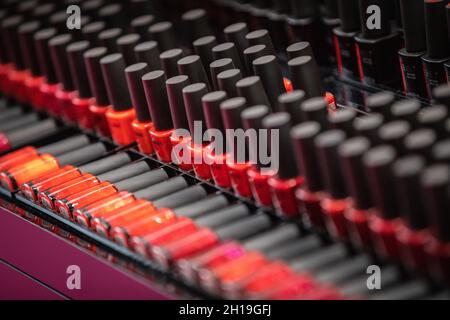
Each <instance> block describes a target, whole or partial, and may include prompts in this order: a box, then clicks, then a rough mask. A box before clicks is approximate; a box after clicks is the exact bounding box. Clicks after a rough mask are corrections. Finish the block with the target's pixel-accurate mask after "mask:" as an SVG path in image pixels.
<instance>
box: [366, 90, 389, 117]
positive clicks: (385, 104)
mask: <svg viewBox="0 0 450 320" xmlns="http://www.w3.org/2000/svg"><path fill="white" fill-rule="evenodd" d="M395 100H396V99H395V95H394V94H393V93H392V92H389V91H381V92H378V93H375V94H372V95H370V96H369V97H368V98H367V99H366V107H367V109H368V111H369V112H377V113H380V114H382V115H383V118H384V120H385V122H389V121H391V120H393V117H392V112H391V109H392V105H393V104H394V103H395Z"/></svg>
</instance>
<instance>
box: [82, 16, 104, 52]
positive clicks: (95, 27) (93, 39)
mask: <svg viewBox="0 0 450 320" xmlns="http://www.w3.org/2000/svg"><path fill="white" fill-rule="evenodd" d="M104 30H106V24H105V23H104V22H103V21H95V22H91V23H88V24H87V25H85V26H84V27H83V28H82V29H81V34H82V37H83V40H86V41H89V43H90V45H91V47H93V48H95V47H99V46H100V40H99V39H98V35H99V34H100V33H101V32H102V31H104Z"/></svg>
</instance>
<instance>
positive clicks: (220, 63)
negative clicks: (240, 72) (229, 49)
mask: <svg viewBox="0 0 450 320" xmlns="http://www.w3.org/2000/svg"><path fill="white" fill-rule="evenodd" d="M234 69H235V68H234V64H233V60H231V59H230V58H223V59H218V60H214V61H213V62H211V64H210V65H209V71H210V72H209V74H210V78H211V83H212V88H213V89H214V90H216V91H217V90H219V83H218V80H217V76H218V75H219V74H220V73H222V72H224V71H227V70H234Z"/></svg>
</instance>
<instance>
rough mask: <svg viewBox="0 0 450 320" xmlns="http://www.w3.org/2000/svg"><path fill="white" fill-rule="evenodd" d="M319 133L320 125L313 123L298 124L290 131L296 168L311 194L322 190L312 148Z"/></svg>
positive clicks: (315, 156) (317, 163)
mask: <svg viewBox="0 0 450 320" xmlns="http://www.w3.org/2000/svg"><path fill="white" fill-rule="evenodd" d="M320 132H321V128H320V124H319V123H317V122H313V121H306V122H303V123H301V124H298V125H296V126H295V127H293V128H292V130H291V140H292V142H293V144H294V151H295V155H296V159H297V167H298V169H299V171H300V172H301V173H302V175H303V176H304V178H305V185H306V187H307V188H308V190H309V191H312V192H317V191H320V190H322V189H323V183H322V179H321V176H320V167H319V161H318V157H317V153H316V151H315V146H314V140H315V139H316V137H317V136H318V135H319V134H320Z"/></svg>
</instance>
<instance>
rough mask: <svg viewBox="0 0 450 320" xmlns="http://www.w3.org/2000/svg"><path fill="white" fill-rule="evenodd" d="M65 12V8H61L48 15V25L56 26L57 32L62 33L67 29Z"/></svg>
mask: <svg viewBox="0 0 450 320" xmlns="http://www.w3.org/2000/svg"><path fill="white" fill-rule="evenodd" d="M66 23H67V13H66V10H61V11H57V12H55V13H53V14H52V15H51V16H50V17H49V26H51V27H54V28H56V30H58V33H63V32H66V31H67V28H66Z"/></svg>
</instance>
